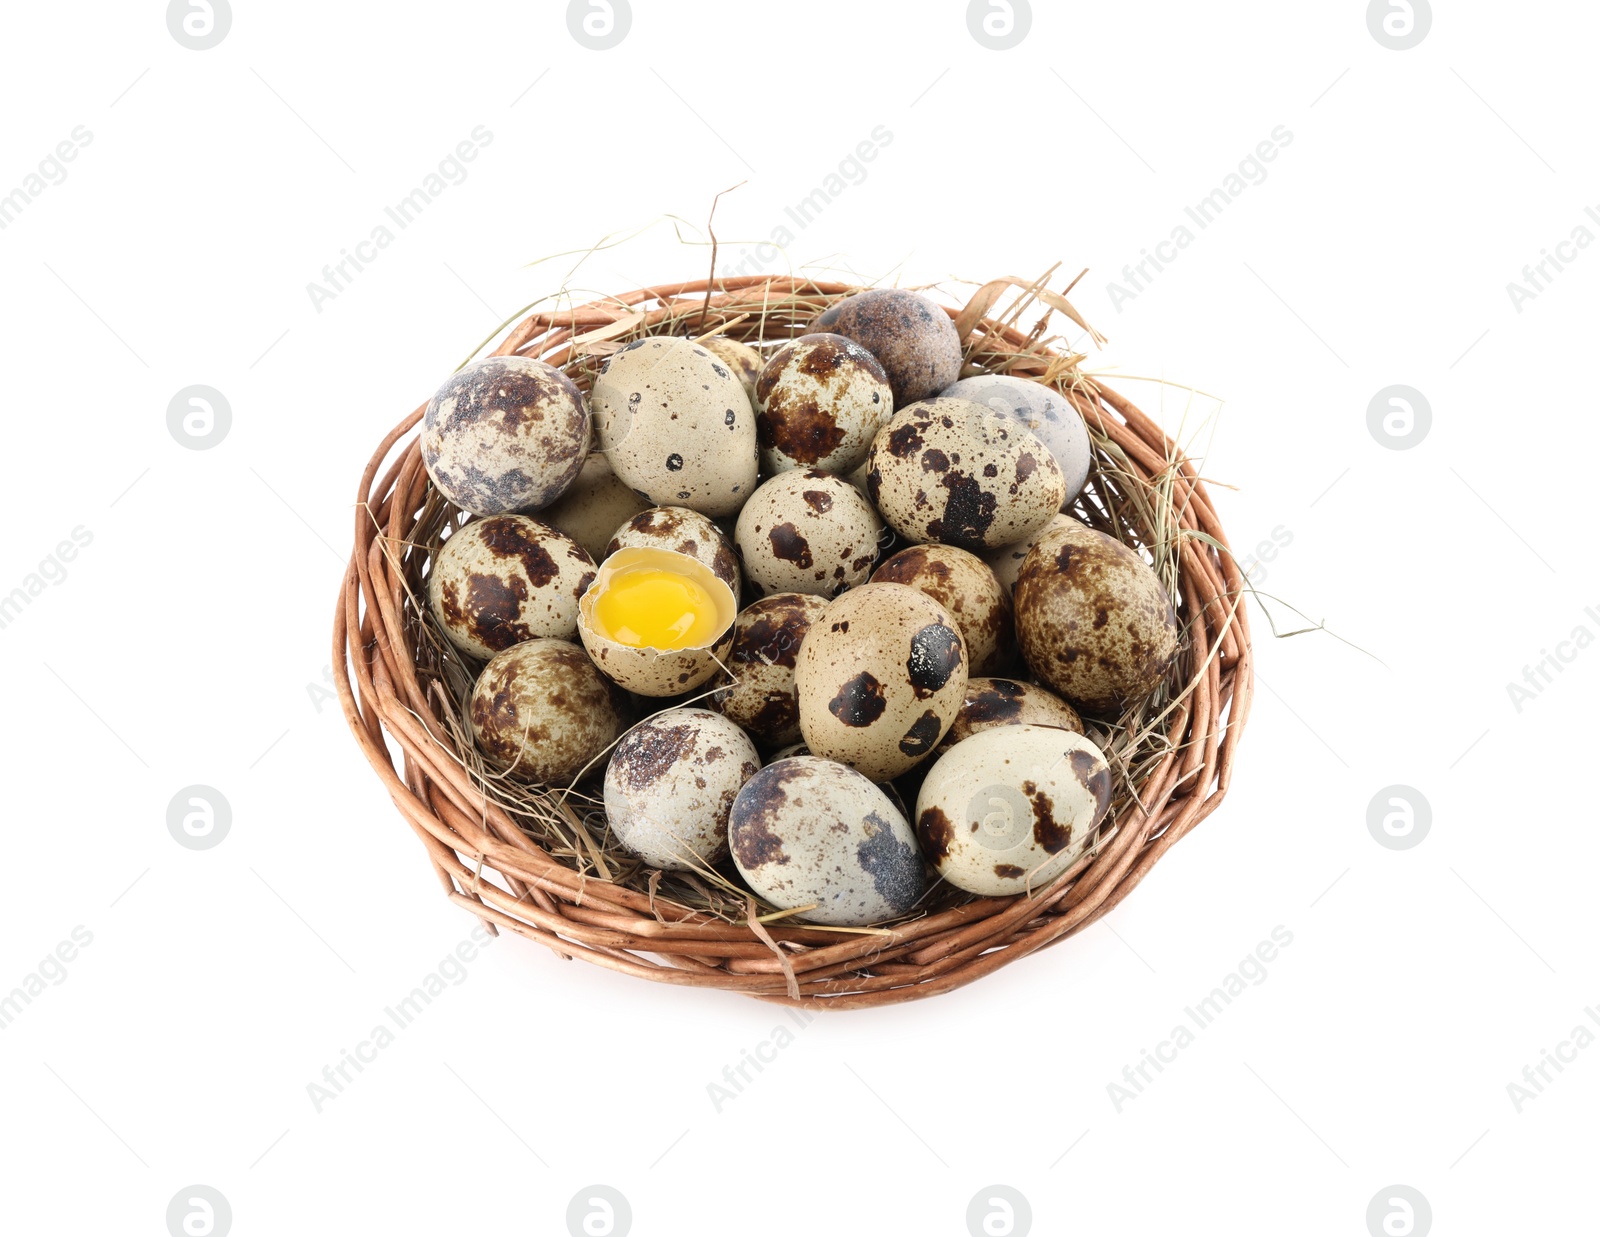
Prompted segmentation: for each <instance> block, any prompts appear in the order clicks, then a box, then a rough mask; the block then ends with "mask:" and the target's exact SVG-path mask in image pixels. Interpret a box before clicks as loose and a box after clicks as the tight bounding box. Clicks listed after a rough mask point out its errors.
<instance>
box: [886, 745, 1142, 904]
mask: <svg viewBox="0 0 1600 1237" xmlns="http://www.w3.org/2000/svg"><path fill="white" fill-rule="evenodd" d="M1110 806H1111V770H1110V768H1109V767H1108V766H1107V764H1106V758H1105V756H1104V755H1103V754H1102V753H1101V751H1100V749H1099V748H1098V747H1096V746H1095V745H1094V744H1093V743H1091V742H1089V740H1088V739H1086V738H1084V737H1083V736H1082V735H1081V734H1074V733H1073V732H1072V731H1069V730H1060V729H1057V728H1056V727H1054V726H1027V725H1021V726H1005V727H1001V728H998V729H993V730H985V731H982V732H980V733H978V734H975V735H973V736H972V737H971V738H969V739H965V740H963V741H962V742H960V743H957V744H956V745H955V746H954V747H952V748H951V749H950V750H949V751H947V752H945V754H944V755H942V756H940V757H939V759H938V760H937V761H935V762H934V765H933V767H932V768H931V769H929V770H928V776H927V777H926V778H925V779H924V780H923V783H922V789H921V790H920V791H919V792H918V794H917V838H918V840H919V841H920V842H921V844H922V850H923V853H924V854H926V855H927V857H928V858H929V859H930V860H932V861H933V865H934V866H935V867H936V868H938V869H939V875H941V876H943V877H944V878H945V880H947V881H949V882H950V883H951V884H952V885H954V886H955V887H956V888H957V889H965V890H966V891H967V892H968V893H976V894H982V895H983V896H985V897H1002V896H1005V895H1007V894H1017V893H1029V892H1032V891H1033V890H1037V889H1039V888H1041V887H1042V886H1044V885H1047V884H1049V883H1050V882H1051V881H1052V880H1054V879H1055V878H1056V877H1057V876H1060V875H1061V873H1063V872H1065V871H1066V870H1067V869H1068V868H1069V867H1071V866H1072V864H1073V863H1074V862H1075V861H1076V860H1077V859H1078V858H1079V856H1081V855H1082V854H1083V853H1084V851H1085V850H1087V849H1088V846H1089V843H1090V841H1091V839H1092V838H1093V836H1094V831H1095V829H1096V827H1097V826H1098V825H1099V824H1100V821H1101V819H1102V818H1104V816H1105V814H1106V811H1107V809H1108V808H1109V807H1110Z"/></svg>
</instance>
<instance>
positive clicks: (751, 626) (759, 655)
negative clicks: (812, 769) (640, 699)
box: [712, 593, 828, 750]
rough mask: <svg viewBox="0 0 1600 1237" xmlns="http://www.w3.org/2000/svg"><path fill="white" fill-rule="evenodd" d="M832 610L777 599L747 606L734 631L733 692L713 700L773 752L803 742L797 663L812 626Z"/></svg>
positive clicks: (806, 600) (796, 597) (820, 603)
mask: <svg viewBox="0 0 1600 1237" xmlns="http://www.w3.org/2000/svg"><path fill="white" fill-rule="evenodd" d="M827 608H828V603H827V601H826V599H824V598H822V597H815V596H812V595H810V594H807V593H774V594H772V596H770V597H763V598H762V599H761V600H760V601H756V602H752V603H751V604H750V605H749V606H746V607H745V609H744V611H743V613H741V614H740V615H739V618H738V620H737V621H736V622H735V623H734V627H733V647H732V648H731V649H730V650H728V656H727V657H726V658H724V659H723V660H724V661H726V662H727V665H728V670H729V671H730V672H731V677H730V675H729V674H724V675H723V676H722V679H721V681H722V682H724V683H727V684H728V686H726V687H724V688H722V689H721V690H719V691H718V692H717V694H716V696H714V697H713V698H712V700H713V707H715V708H716V709H718V710H720V711H721V713H722V715H723V716H724V717H727V718H729V719H730V720H732V721H734V722H737V723H738V724H739V725H740V726H743V727H744V728H745V729H746V730H747V731H749V732H750V734H751V736H752V737H754V739H755V740H756V742H757V743H759V744H761V745H762V746H763V747H765V748H767V749H768V750H771V749H772V748H777V747H783V746H784V745H785V744H790V743H797V742H799V739H800V704H799V701H798V699H797V698H796V696H795V690H794V663H795V658H796V657H797V656H799V653H800V642H801V641H802V640H804V639H805V638H806V632H807V631H809V630H810V629H811V624H812V623H814V622H816V620H817V619H818V617H819V616H820V615H821V614H822V612H823V611H824V610H826V609H827Z"/></svg>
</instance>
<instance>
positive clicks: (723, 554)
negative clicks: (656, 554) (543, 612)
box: [600, 507, 739, 597]
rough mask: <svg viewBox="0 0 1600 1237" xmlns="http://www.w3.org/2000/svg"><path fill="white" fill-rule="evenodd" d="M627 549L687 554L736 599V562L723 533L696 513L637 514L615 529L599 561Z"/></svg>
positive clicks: (660, 509) (686, 510)
mask: <svg viewBox="0 0 1600 1237" xmlns="http://www.w3.org/2000/svg"><path fill="white" fill-rule="evenodd" d="M628 546H654V547H656V548H657V549H661V550H675V551H677V552H678V553H679V554H687V555H688V556H689V557H690V558H693V559H697V560H699V561H700V562H702V563H704V564H705V565H706V566H707V567H709V568H711V570H712V572H713V573H714V574H715V575H716V576H717V578H718V579H719V580H721V581H722V582H723V583H724V584H726V585H727V586H728V587H729V588H730V589H732V590H733V595H734V596H735V597H737V596H738V595H739V560H738V559H737V558H736V557H735V556H734V553H733V547H732V546H731V545H729V544H728V539H727V538H726V537H724V536H723V535H722V530H721V529H720V528H718V527H717V526H716V525H715V524H713V523H712V522H711V521H710V520H709V519H707V518H706V517H705V516H703V515H701V514H700V513H699V512H698V511H691V510H690V509H689V508H688V507H650V508H648V509H647V510H644V511H641V512H639V514H638V515H636V516H634V517H633V518H632V519H630V520H628V521H627V522H626V523H625V524H623V525H622V527H620V528H619V529H617V531H616V534H615V536H613V537H612V538H611V540H610V541H609V542H608V543H607V544H606V550H605V553H604V554H603V555H601V558H600V561H601V562H604V561H605V560H606V559H608V558H610V557H611V556H612V555H613V554H615V553H616V552H617V551H618V550H622V549H626V548H627V547H628Z"/></svg>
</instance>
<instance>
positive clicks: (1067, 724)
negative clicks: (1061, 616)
mask: <svg viewBox="0 0 1600 1237" xmlns="http://www.w3.org/2000/svg"><path fill="white" fill-rule="evenodd" d="M1028 725H1032V726H1055V727H1057V728H1059V729H1061V730H1072V731H1076V732H1077V733H1078V734H1082V733H1083V718H1081V717H1079V716H1078V710H1076V709H1074V708H1073V707H1072V706H1071V705H1070V704H1068V703H1067V702H1066V701H1065V700H1063V699H1061V697H1060V696H1057V695H1055V694H1054V693H1052V692H1048V691H1046V690H1045V689H1044V688H1042V687H1034V686H1033V685H1032V684H1029V683H1019V682H1018V681H1017V680H1016V679H987V678H974V679H968V680H967V694H966V696H965V698H964V699H963V700H962V701H961V711H960V712H959V713H957V714H956V720H955V722H954V724H953V725H952V726H951V727H950V733H949V734H947V735H945V737H944V745H945V746H946V747H952V746H954V745H955V744H957V743H959V742H961V740H962V739H966V738H970V737H971V736H972V735H975V734H977V733H978V732H979V731H980V730H992V729H993V728H994V727H996V726H1028Z"/></svg>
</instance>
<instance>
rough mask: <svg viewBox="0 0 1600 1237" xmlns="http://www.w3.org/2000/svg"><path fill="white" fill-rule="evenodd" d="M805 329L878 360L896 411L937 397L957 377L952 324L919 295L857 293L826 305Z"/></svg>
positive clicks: (958, 365) (958, 353)
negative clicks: (840, 338) (847, 342)
mask: <svg viewBox="0 0 1600 1237" xmlns="http://www.w3.org/2000/svg"><path fill="white" fill-rule="evenodd" d="M810 329H811V330H813V331H830V332H833V333H834V334H837V335H844V336H847V337H848V338H850V339H853V340H855V341H856V343H858V344H860V345H861V346H862V347H864V348H865V349H866V350H867V351H868V352H870V353H872V355H873V356H875V357H877V358H878V363H879V364H880V365H882V366H883V368H884V372H885V373H887V374H888V376H889V385H890V386H891V387H892V388H893V389H894V404H895V407H896V408H903V407H905V406H906V405H907V404H913V403H915V402H916V401H917V400H919V399H927V398H928V396H930V395H937V394H938V393H939V392H940V391H942V390H944V389H945V388H946V387H947V386H949V385H950V384H951V383H952V382H954V381H955V380H956V379H957V378H958V377H960V376H961V337H960V336H959V335H958V334H956V324H955V323H954V322H953V321H952V320H951V318H950V315H949V314H947V313H946V312H945V311H944V310H943V309H942V308H940V306H938V305H937V304H935V303H934V302H933V301H931V300H929V299H928V298H927V297H925V296H923V295H922V294H921V293H918V292H907V291H905V290H904V289H902V288H874V289H872V290H870V291H867V292H858V293H856V294H855V295H854V296H847V297H845V298H844V299H843V300H841V301H835V302H834V303H833V304H832V305H830V306H828V308H827V309H825V310H823V311H822V312H821V313H820V314H818V315H817V316H816V318H814V319H813V320H812V323H811V327H810Z"/></svg>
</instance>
